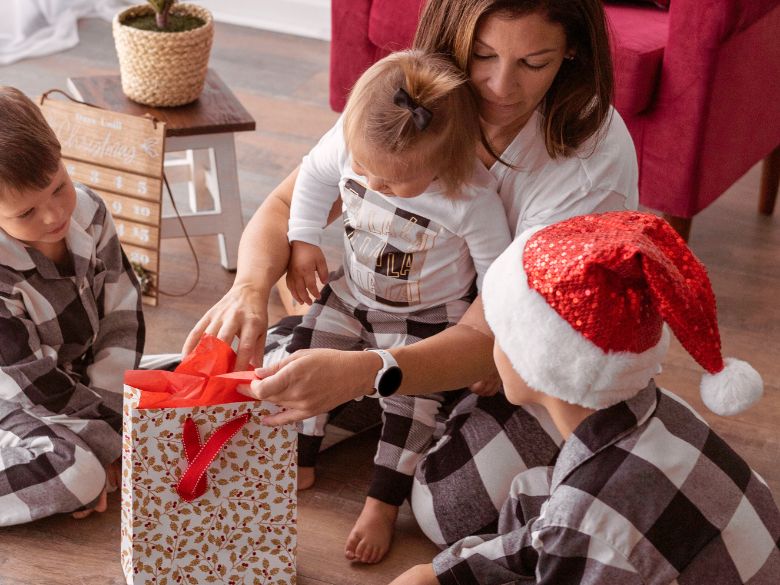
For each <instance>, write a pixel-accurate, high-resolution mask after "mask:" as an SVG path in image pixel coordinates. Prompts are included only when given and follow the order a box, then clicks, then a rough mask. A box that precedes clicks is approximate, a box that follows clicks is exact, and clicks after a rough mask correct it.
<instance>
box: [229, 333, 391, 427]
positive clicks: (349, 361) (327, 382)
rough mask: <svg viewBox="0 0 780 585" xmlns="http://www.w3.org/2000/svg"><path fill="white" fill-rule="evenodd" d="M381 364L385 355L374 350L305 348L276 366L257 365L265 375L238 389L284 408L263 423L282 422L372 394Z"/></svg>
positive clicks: (311, 414) (320, 412) (247, 394)
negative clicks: (382, 355) (381, 355)
mask: <svg viewBox="0 0 780 585" xmlns="http://www.w3.org/2000/svg"><path fill="white" fill-rule="evenodd" d="M381 367H382V358H380V357H379V356H378V355H377V354H375V353H374V352H371V351H339V350H335V349H304V350H301V351H296V352H295V353H294V354H292V355H291V356H290V357H288V358H285V359H284V360H282V361H281V362H279V363H278V364H276V365H274V366H271V367H269V368H258V369H256V370H255V374H256V375H257V376H258V377H259V378H262V379H260V380H255V381H253V382H252V383H251V384H249V385H248V386H240V387H239V389H238V391H239V392H241V393H242V394H245V395H246V396H251V397H252V398H255V399H257V400H268V401H269V402H273V403H274V404H276V405H278V406H281V407H282V408H284V409H285V410H283V411H281V412H279V413H277V414H274V415H271V416H268V417H266V418H265V419H264V420H263V424H267V425H282V424H286V423H290V422H295V421H300V420H303V419H305V418H309V417H311V416H314V415H315V414H322V413H324V412H328V411H330V410H332V409H333V408H335V407H336V406H338V405H339V404H343V403H345V402H348V401H350V400H352V399H354V398H358V397H359V396H363V395H365V394H371V393H372V392H373V386H374V378H375V377H376V373H377V372H378V371H379V368H381Z"/></svg>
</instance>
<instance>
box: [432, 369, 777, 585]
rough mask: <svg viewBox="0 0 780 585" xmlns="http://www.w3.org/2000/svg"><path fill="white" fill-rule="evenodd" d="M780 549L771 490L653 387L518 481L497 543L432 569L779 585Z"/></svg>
mask: <svg viewBox="0 0 780 585" xmlns="http://www.w3.org/2000/svg"><path fill="white" fill-rule="evenodd" d="M779 540H780V512H779V511H778V509H777V506H776V505H775V503H774V501H773V499H772V495H771V493H770V491H769V488H768V487H767V485H766V484H765V483H764V481H763V480H762V479H761V478H760V477H759V476H758V475H757V474H756V473H755V472H753V471H752V470H751V469H750V467H748V465H747V464H746V463H745V462H744V461H743V460H742V459H741V458H740V457H739V455H737V454H736V453H735V452H734V451H732V450H731V449H730V448H729V446H728V445H727V444H726V443H725V442H724V441H723V440H722V439H721V438H720V437H718V436H717V435H716V434H715V433H714V432H713V431H712V430H711V429H710V428H709V427H708V426H707V424H706V423H705V422H704V421H703V420H702V419H701V418H700V417H699V416H698V415H697V414H696V413H695V412H694V411H693V410H692V409H691V408H690V407H689V406H688V405H687V404H685V403H683V402H682V401H681V400H680V399H679V398H677V397H676V396H674V395H672V394H670V393H668V392H666V391H663V390H658V389H656V387H655V385H654V384H653V383H652V382H651V384H650V385H649V386H648V387H647V388H645V389H644V390H642V391H641V392H640V393H639V394H638V395H637V396H635V397H634V398H632V399H630V400H627V401H625V402H621V403H619V404H617V405H615V406H612V407H610V408H608V409H605V410H602V411H598V412H596V413H594V414H593V415H591V416H590V417H589V418H587V419H586V420H585V421H583V422H582V423H581V424H580V425H579V426H578V427H577V429H576V430H575V431H574V433H573V434H572V435H571V437H570V438H569V439H568V440H567V441H566V442H565V444H564V445H563V447H562V449H561V451H560V454H559V455H558V457H557V460H556V461H555V462H554V464H553V465H550V466H542V467H536V468H532V469H528V470H526V471H524V472H523V473H520V474H519V475H518V476H517V477H516V478H515V479H514V481H513V483H512V486H511V492H510V496H509V498H508V499H507V501H506V503H505V505H504V506H503V509H502V511H501V515H500V518H499V522H498V525H497V530H496V534H492V535H482V536H470V537H467V538H464V539H462V540H460V541H459V542H457V543H455V544H454V545H452V546H451V547H449V548H448V549H446V550H445V551H443V552H442V553H440V554H439V555H438V556H437V557H436V558H435V559H434V562H433V565H434V570H435V572H436V574H437V576H438V579H439V582H440V583H441V584H442V585H450V584H467V583H468V584H480V585H493V584H495V585H498V584H502V583H514V582H531V583H540V584H541V583H545V584H547V583H549V584H553V583H555V584H559V585H570V584H571V585H573V584H579V585H584V584H596V583H609V584H610V585H613V584H614V585H622V584H625V585H629V584H631V585H634V584H636V585H640V584H675V585H703V584H707V583H717V584H718V585H738V584H750V585H776V584H777V583H779V582H780V549H778V541H779Z"/></svg>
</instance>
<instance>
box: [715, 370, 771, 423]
mask: <svg viewBox="0 0 780 585" xmlns="http://www.w3.org/2000/svg"><path fill="white" fill-rule="evenodd" d="M763 393H764V381H763V380H762V379H761V376H760V375H759V373H758V372H757V371H756V370H754V369H753V367H752V366H751V365H750V364H749V363H747V362H743V361H741V360H737V359H734V358H726V359H725V367H724V368H723V370H722V371H720V372H718V373H717V374H705V375H704V377H703V378H702V380H701V399H702V400H703V401H704V404H705V405H706V406H707V408H709V409H710V410H711V411H712V412H714V413H715V414H719V415H721V416H731V415H732V414H737V413H738V412H742V411H743V410H745V409H746V408H748V407H749V406H750V405H751V404H753V403H754V402H756V401H757V400H758V399H759V398H761V395H762V394H763Z"/></svg>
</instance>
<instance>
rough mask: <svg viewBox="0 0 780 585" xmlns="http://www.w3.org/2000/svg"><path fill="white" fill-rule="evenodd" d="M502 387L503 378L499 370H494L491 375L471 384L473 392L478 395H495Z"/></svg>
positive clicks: (470, 387)
mask: <svg viewBox="0 0 780 585" xmlns="http://www.w3.org/2000/svg"><path fill="white" fill-rule="evenodd" d="M499 388H501V378H500V377H499V375H498V372H493V373H492V374H491V375H490V376H488V377H487V378H485V379H484V380H480V381H479V382H474V383H473V384H472V385H471V386H469V390H471V392H472V394H476V395H477V396H493V395H494V394H495V393H496V392H498V389H499Z"/></svg>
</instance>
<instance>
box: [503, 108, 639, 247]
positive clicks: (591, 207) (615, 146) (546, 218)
mask: <svg viewBox="0 0 780 585" xmlns="http://www.w3.org/2000/svg"><path fill="white" fill-rule="evenodd" d="M610 116H611V117H610V119H608V120H607V122H606V123H605V127H604V128H602V130H601V131H600V133H598V134H597V135H596V136H593V137H592V138H591V139H590V140H588V141H586V143H585V144H584V145H583V146H581V147H580V148H579V149H578V152H577V154H575V155H574V156H571V157H568V158H557V159H552V158H550V155H549V154H548V153H547V149H546V148H545V145H544V135H543V134H542V131H541V127H540V123H541V121H542V116H541V114H539V112H538V111H537V112H534V115H533V116H531V119H530V120H528V123H526V125H525V126H524V127H523V129H522V130H520V132H519V133H518V134H517V136H516V137H515V139H514V140H513V141H512V142H511V144H510V145H509V146H508V147H507V148H506V150H505V151H504V152H503V154H502V155H501V159H502V160H504V161H505V162H507V163H509V164H510V165H512V167H515V168H511V167H508V166H506V165H503V164H501V163H500V162H496V163H494V164H493V166H492V167H491V168H490V173H491V174H492V175H493V176H494V177H495V178H496V180H497V181H498V189H499V194H500V195H501V200H502V201H503V202H504V209H505V210H506V216H507V220H508V221H509V228H510V230H511V231H512V233H513V234H514V235H515V236H518V235H520V234H521V233H522V232H523V231H525V230H526V229H528V228H529V227H533V226H536V225H549V224H553V223H556V222H559V221H562V220H564V219H568V218H570V217H574V216H577V215H585V214H588V213H595V212H602V211H619V210H622V209H636V208H637V205H638V204H639V188H638V184H639V168H638V166H637V160H636V151H635V150H634V143H633V141H632V140H631V136H630V134H629V133H628V129H627V128H626V125H625V123H624V122H623V119H622V118H621V117H620V114H618V113H617V111H615V109H614V108H613V109H612V110H611V114H610ZM594 145H595V146H594Z"/></svg>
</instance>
